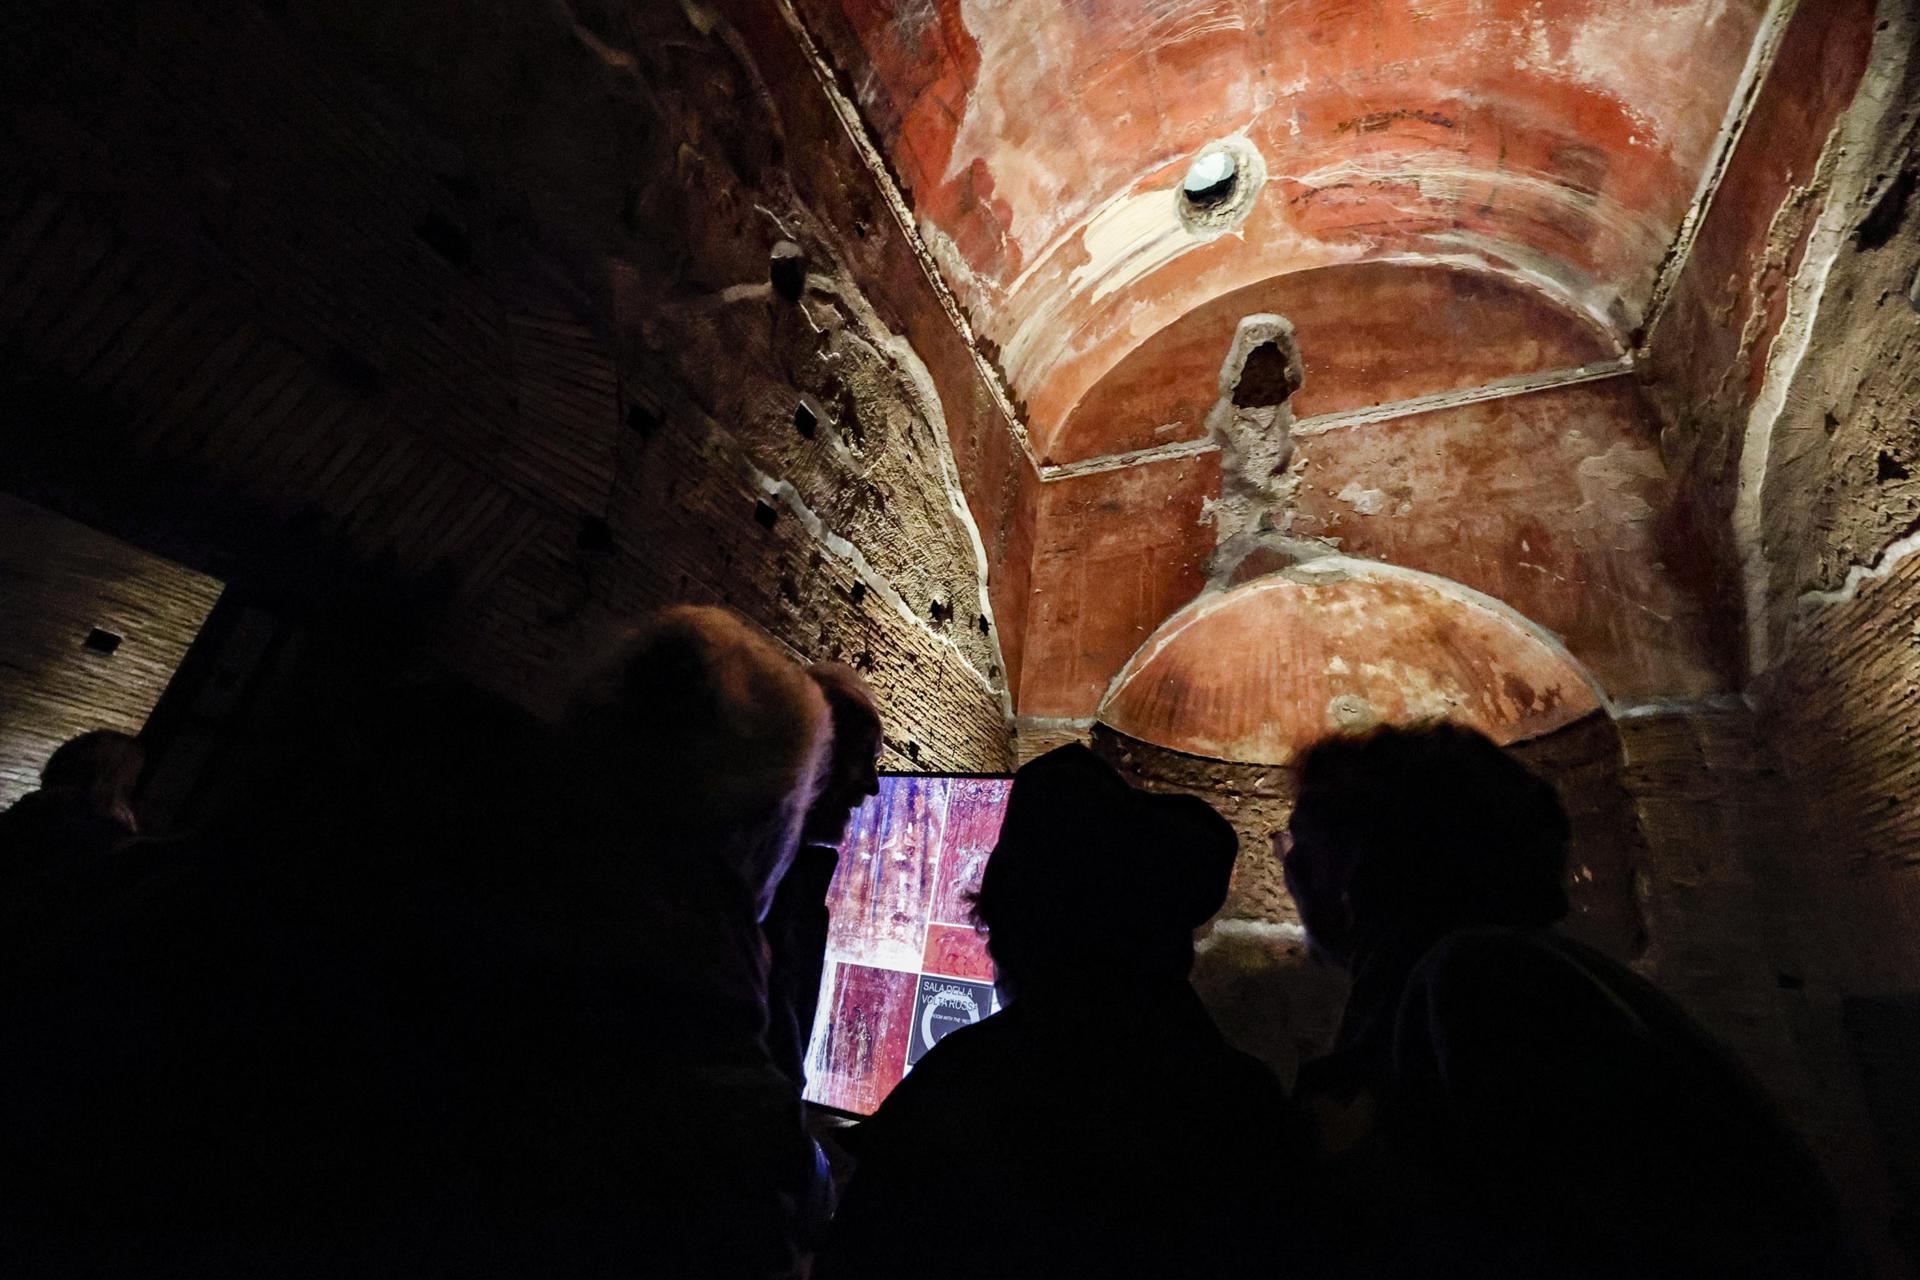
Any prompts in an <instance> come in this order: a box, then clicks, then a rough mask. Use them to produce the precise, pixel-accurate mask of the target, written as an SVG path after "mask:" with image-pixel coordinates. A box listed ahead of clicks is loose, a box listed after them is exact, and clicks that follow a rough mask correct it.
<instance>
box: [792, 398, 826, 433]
mask: <svg viewBox="0 0 1920 1280" xmlns="http://www.w3.org/2000/svg"><path fill="white" fill-rule="evenodd" d="M819 425H820V419H819V416H818V415H816V414H815V413H814V411H813V410H812V409H810V408H808V407H807V405H806V404H805V403H804V402H802V403H800V404H798V405H795V406H794V409H793V429H794V430H795V431H798V432H799V433H800V434H801V435H803V436H805V437H806V438H807V439H809V440H811V439H813V433H814V431H815V429H816V428H818V427H819Z"/></svg>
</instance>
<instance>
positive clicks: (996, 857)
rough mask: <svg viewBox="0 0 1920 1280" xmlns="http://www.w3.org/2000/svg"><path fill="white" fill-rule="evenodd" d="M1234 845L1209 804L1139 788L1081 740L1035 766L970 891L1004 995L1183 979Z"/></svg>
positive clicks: (1014, 796) (1228, 871)
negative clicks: (1084, 984) (1070, 984)
mask: <svg viewBox="0 0 1920 1280" xmlns="http://www.w3.org/2000/svg"><path fill="white" fill-rule="evenodd" d="M1238 847H1239V846H1238V841H1237V840H1236V838H1235V836H1234V833H1233V828H1232V827H1231V826H1229V825H1228V824H1227V820H1226V819H1225V818H1222V817H1221V816H1220V815H1219V814H1217V813H1215V812H1214V811H1213V810H1212V809H1211V808H1210V807H1209V806H1208V805H1207V804H1206V802H1205V801H1203V800H1200V799H1198V798H1197V797H1194V796H1186V795H1154V794H1152V793H1149V792H1145V791H1138V790H1135V789H1134V788H1133V787H1130V786H1128V785H1127V783H1126V782H1125V781H1124V780H1123V779H1122V778H1121V777H1120V775H1119V774H1118V773H1117V772H1115V771H1114V769H1113V766H1111V765H1109V764H1107V763H1106V761H1104V760H1102V759H1100V758H1099V757H1098V756H1096V755H1095V754H1094V753H1093V752H1092V751H1090V750H1089V749H1087V748H1086V747H1084V746H1081V745H1079V744H1074V745H1071V746H1065V747H1059V748H1056V749H1055V750H1053V751H1049V752H1048V753H1047V754H1045V755H1043V756H1041V757H1039V758H1038V759H1036V760H1033V761H1031V762H1029V763H1028V764H1027V765H1025V766H1024V767H1023V768H1021V770H1020V771H1019V772H1018V773H1017V774H1015V775H1014V779H1013V790H1012V793H1011V794H1010V795H1009V796H1008V798H1007V815H1006V819H1005V821H1004V822H1003V823H1002V824H1001V827H1000V838H999V841H998V842H997V843H996V844H995V845H994V849H993V854H992V856H991V857H990V858H989V859H988V861H987V869H986V873H985V875H983V876H982V877H981V882H980V889H979V891H978V892H977V893H976V894H975V895H974V918H975V919H976V920H977V921H978V922H979V924H980V925H981V927H983V928H984V929H985V930H986V931H987V949H988V951H989V952H990V953H991V954H992V956H993V963H994V969H995V972H996V974H997V977H998V981H999V983H1000V985H1001V987H1002V989H1003V991H1006V992H1008V993H1017V992H1019V991H1024V990H1029V989H1031V988H1033V987H1035V986H1046V985H1057V984H1059V983H1060V982H1063V981H1079V980H1087V979H1095V980H1099V981H1103V982H1115V981H1120V982H1126V981H1138V980H1141V979H1145V978H1166V977H1175V978H1178V977H1183V976H1184V975H1185V974H1186V972H1187V971H1188V969H1190V968H1191V967H1192V965H1193V931H1194V930H1195V929H1197V928H1199V927H1200V926H1201V925H1203V924H1205V923H1206V922H1207V920H1208V919H1209V918H1210V917H1211V916H1212V915H1213V913H1214V912H1216V911H1218V910H1219V909H1220V905H1221V903H1223V902H1225V901H1226V897H1227V882H1228V880H1229V879H1230V878H1231V877H1232V874H1233V859H1234V854H1235V853H1236V851H1237V850H1238Z"/></svg>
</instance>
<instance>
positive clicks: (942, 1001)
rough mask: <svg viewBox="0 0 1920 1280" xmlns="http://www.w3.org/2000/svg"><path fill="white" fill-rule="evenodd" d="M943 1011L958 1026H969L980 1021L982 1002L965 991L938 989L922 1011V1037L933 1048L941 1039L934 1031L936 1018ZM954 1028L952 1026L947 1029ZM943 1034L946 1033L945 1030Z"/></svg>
mask: <svg viewBox="0 0 1920 1280" xmlns="http://www.w3.org/2000/svg"><path fill="white" fill-rule="evenodd" d="M943 1011H945V1013H946V1018H947V1020H950V1021H952V1022H953V1023H954V1024H955V1025H957V1026H967V1025H971V1024H973V1023H975V1022H978V1021H980V1002H979V1001H977V1000H975V999H974V998H973V997H972V996H971V995H969V994H967V993H966V992H965V991H957V990H947V991H936V992H934V994H933V998H932V999H930V1000H928V1001H927V1005H926V1008H924V1009H922V1010H921V1011H920V1038H921V1039H922V1040H924V1041H925V1042H926V1043H927V1046H928V1047H929V1048H931V1047H932V1046H933V1045H934V1044H935V1043H937V1042H938V1041H939V1039H940V1037H939V1036H937V1035H935V1034H934V1033H933V1025H934V1020H935V1018H936V1017H937V1016H938V1015H940V1014H941V1013H942V1012H943ZM951 1030H953V1027H952V1026H949V1027H948V1028H947V1031H951ZM942 1034H945V1033H944V1032H943V1033H942Z"/></svg>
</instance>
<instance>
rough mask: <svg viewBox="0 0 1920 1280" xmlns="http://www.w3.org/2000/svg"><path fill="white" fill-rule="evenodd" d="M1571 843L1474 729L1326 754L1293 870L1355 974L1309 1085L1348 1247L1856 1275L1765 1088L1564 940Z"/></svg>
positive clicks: (1299, 831)
mask: <svg viewBox="0 0 1920 1280" xmlns="http://www.w3.org/2000/svg"><path fill="white" fill-rule="evenodd" d="M1567 834H1568V828H1567V821H1566V816H1565V814H1564V813H1563V812H1562V810H1561V808H1560V805H1559V801H1558V799H1557V798H1556V797H1555V796H1554V794H1553V791H1552V789H1551V788H1550V787H1548V786H1547V785H1546V784H1545V783H1543V782H1541V781H1540V780H1538V779H1537V778H1534V777H1533V776H1532V775H1531V774H1529V773H1527V772H1526V770H1525V769H1524V768H1523V767H1522V766H1520V765H1519V764H1518V763H1517V762H1515V761H1514V760H1512V759H1511V758H1510V757H1508V756H1506V755H1505V754H1504V753H1502V752H1501V751H1500V750H1499V749H1498V748H1497V747H1495V746H1494V745H1493V744H1492V743H1491V742H1488V741H1487V740H1486V739H1484V738H1482V737H1480V736H1479V735H1478V734H1475V733H1473V732H1472V731H1470V730H1465V729H1460V728H1456V727H1453V726H1448V725H1440V726H1435V727H1431V728H1427V729H1422V730H1411V731H1409V730H1395V729H1383V730H1379V731H1377V732H1375V733H1374V734H1373V735H1371V736H1369V737H1365V738H1358V739H1353V738H1347V739H1334V740H1331V741H1329V742H1326V743H1323V744H1322V745H1320V746H1319V747H1317V748H1315V749H1314V751H1313V752H1312V753H1310V754H1309V755H1308V757H1307V758H1306V760H1305V762H1304V765H1303V771H1302V791H1301V795H1300V799H1299V803H1298V807H1297V808H1296V810H1295V813H1294V815H1293V819H1292V823H1291V835H1290V845H1291V848H1290V849H1289V851H1288V852H1287V854H1286V869H1287V878H1288V883H1289V886H1290V887H1291V889H1292V890H1293V893H1294V895H1295V899H1296V901H1297V902H1298V903H1299V904H1300V908H1301V912H1302V915H1303V917H1304V919H1305V921H1306V924H1307V927H1308V930H1309V935H1310V937H1311V938H1312V939H1313V941H1314V943H1315V945H1316V946H1317V947H1318V948H1319V949H1320V950H1321V951H1322V952H1323V953H1324V954H1325V955H1326V956H1327V957H1328V958H1329V959H1331V960H1333V961H1335V962H1336V963H1339V964H1341V965H1342V966H1344V967H1345V968H1346V969H1348V971H1349V972H1350V973H1351V974H1352V975H1353V992H1352V996H1351V998H1350V1000H1349V1002H1348V1005H1347V1009H1346V1014H1345V1017H1344V1020H1343V1022H1342V1024H1341V1028H1340V1032H1339V1036H1338V1042H1337V1045H1336V1047H1335V1049H1334V1051H1333V1052H1332V1053H1331V1054H1329V1055H1328V1056H1327V1057H1325V1058H1322V1059H1320V1060H1318V1061H1316V1062H1312V1063H1308V1064H1307V1065H1306V1066H1305V1067H1303V1068H1302V1070H1301V1073H1300V1079H1299V1082H1298V1085H1297V1090H1296V1097H1297V1099H1298V1100H1299V1101H1300V1103H1301V1104H1302V1105H1303V1106H1304V1107H1305V1108H1306V1109H1307V1111H1308V1112H1309V1114H1310V1115H1311V1116H1312V1117H1313V1118H1314V1120H1315V1122H1316V1127H1317V1132H1318V1137H1319V1145H1320V1148H1321V1151H1320V1154H1321V1158H1322V1160H1323V1162H1324V1165H1325V1167H1327V1168H1328V1169H1329V1171H1330V1172H1329V1175H1328V1176H1329V1177H1330V1178H1331V1179H1332V1182H1331V1186H1332V1188H1333V1189H1334V1190H1335V1191H1336V1193H1337V1194H1338V1195H1339V1198H1340V1200H1341V1201H1342V1202H1343V1203H1344V1204H1346V1205H1347V1206H1349V1209H1350V1212H1351V1213H1353V1214H1354V1215H1355V1218H1356V1221H1355V1222H1354V1224H1353V1225H1352V1226H1351V1227H1350V1228H1349V1231H1350V1232H1351V1236H1350V1240H1349V1242H1348V1245H1347V1247H1346V1248H1345V1249H1344V1250H1343V1251H1344V1252H1345V1253H1346V1254H1347V1256H1348V1257H1349V1259H1350V1265H1351V1266H1353V1267H1356V1268H1360V1269H1362V1270H1363V1271H1364V1272H1365V1273H1370V1274H1378V1275H1389V1276H1392V1275H1405V1276H1463V1277H1464V1276H1472V1277H1488V1278H1492V1277H1508V1276H1555V1277H1582V1278H1585V1277H1592V1278H1595V1280H1598V1278H1600V1277H1608V1278H1620V1280H1624V1278H1626V1277H1640V1278H1650V1277H1661V1278H1665V1277H1671V1278H1673V1280H1680V1278H1681V1277H1696V1278H1697V1277H1736V1276H1738V1277H1813V1276H1829V1277H1840V1276H1851V1275H1856V1274H1859V1267H1858V1263H1857V1262H1856V1260H1855V1257H1854V1255H1853V1254H1852V1252H1851V1251H1850V1250H1849V1248H1848V1247H1847V1244H1846V1242H1845V1240H1844V1238H1843V1233H1842V1231H1841V1229H1840V1226H1839V1214H1838V1212H1837V1209H1836V1206H1835V1202H1834V1198H1833V1196H1832V1194H1831V1192H1830V1190H1829V1189H1828V1187H1827V1184H1826V1182H1825V1180H1824V1179H1823V1177H1822V1175H1821V1173H1820V1171H1819V1170H1818V1168H1817V1167H1816V1165H1815V1163H1814V1161H1813V1159H1812V1157H1811V1155H1810V1154H1809V1153H1808V1151H1807V1149H1806V1148H1805V1146H1804V1145H1803V1144H1802V1143H1801V1142H1800V1141H1799V1140H1798V1138H1797V1137H1795V1136H1794V1135H1793V1134H1792V1132H1791V1131H1790V1130H1789V1129H1788V1128H1787V1126H1786V1125H1785V1124H1784V1123H1783V1122H1782V1120H1781V1119H1780V1117H1779V1116H1778V1114H1777V1113H1776V1111H1775V1109H1774V1107H1773V1105H1772V1104H1771V1103H1770V1101H1769V1100H1768V1099H1767V1098H1766V1096H1765V1095H1764V1094H1763V1093H1762V1091H1761V1090H1760V1088H1759V1087H1758V1085H1757V1084H1756V1083H1755V1082H1754V1081H1753V1080H1752V1078H1751V1077H1750V1076H1749V1075H1748V1074H1747V1073H1746V1072H1745V1071H1744V1070H1743V1069H1742V1068H1741V1067H1740V1066H1739V1065H1738V1064H1736V1063H1735V1062H1734V1060H1733V1059H1732V1057H1731V1056H1730V1055H1729V1054H1728V1053H1727V1052H1726V1051H1725V1050H1724V1049H1722V1048H1721V1047H1720V1046H1719V1045H1718V1044H1717V1043H1715V1042H1714V1041H1713V1039H1712V1038H1711V1037H1710V1036H1709V1035H1708V1034H1707V1033H1706V1032H1705V1031H1704V1030H1703V1029H1702V1028H1701V1027H1700V1026H1699V1025H1698V1024H1697V1023H1695V1022H1694V1021H1693V1020H1692V1019H1691V1018H1690V1017H1688V1016H1687V1015H1686V1014H1685V1013H1684V1012H1683V1011H1682V1010H1681V1009H1680V1008H1679V1007H1678V1006H1677V1005H1676V1004H1674V1002H1673V1001H1671V1000H1670V999H1668V998H1667V997H1666V996H1664V995H1663V994H1661V993H1660V992H1659V991H1657V990H1656V989H1655V988H1654V987H1653V986H1652V985H1651V984H1650V983H1648V982H1647V981H1646V980H1645V979H1643V978H1641V977H1640V976H1638V975H1637V974H1635V973H1633V972H1631V971H1630V970H1628V969H1626V968H1625V967H1623V966H1621V965H1619V964H1617V963H1615V962H1613V961H1611V960H1609V959H1607V958H1606V957H1604V956H1602V955H1600V954H1599V953H1597V952H1595V951H1593V950H1591V949H1590V948H1587V947H1585V946H1582V945H1580V944H1579V943H1576V942H1574V941H1572V940H1571V939H1569V938H1566V937H1564V936H1562V935H1561V934H1559V933H1558V932H1557V931H1555V930H1554V928H1553V927H1552V926H1553V925H1554V924H1555V922H1557V921H1558V920H1560V919H1561V918H1562V917H1563V916H1564V915H1565V914H1566V912H1567V899H1566V892H1565V888H1564V885H1565V876H1566V844H1567Z"/></svg>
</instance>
